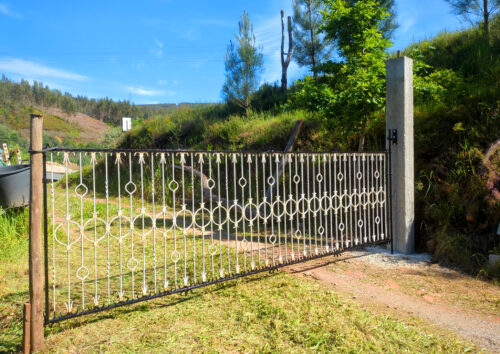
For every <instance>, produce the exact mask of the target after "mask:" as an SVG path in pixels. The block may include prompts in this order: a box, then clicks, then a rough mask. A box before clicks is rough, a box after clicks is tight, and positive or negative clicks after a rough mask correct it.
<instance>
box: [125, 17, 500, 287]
mask: <svg viewBox="0 0 500 354" xmlns="http://www.w3.org/2000/svg"><path fill="white" fill-rule="evenodd" d="M405 54H406V55H408V56H411V57H413V58H414V59H415V60H416V70H422V69H419V68H422V66H424V65H427V66H429V67H431V68H437V69H447V70H448V71H445V73H450V76H449V77H441V78H438V79H435V78H434V80H435V81H436V82H439V83H440V84H441V86H440V87H438V88H435V90H434V91H433V88H432V87H431V91H427V92H422V91H418V89H419V88H418V87H417V88H416V89H417V91H418V92H417V95H416V107H415V145H416V179H417V180H416V186H415V191H416V199H417V220H416V231H417V240H416V242H417V248H418V249H419V250H421V251H429V252H431V253H433V254H434V256H435V258H436V259H437V260H439V261H442V262H446V263H449V264H454V265H459V266H460V267H461V268H462V269H464V270H466V271H469V272H473V273H477V272H482V273H483V274H484V275H487V276H496V277H498V276H499V270H498V269H488V268H487V266H486V263H487V256H488V253H489V252H497V253H498V252H499V251H500V249H499V247H500V246H498V245H499V243H500V242H499V240H498V238H497V239H495V237H496V236H495V231H496V227H497V225H498V222H499V221H500V194H498V189H499V188H500V177H499V176H498V171H499V170H500V152H498V151H495V150H494V151H491V153H490V155H491V156H489V158H487V157H486V153H487V151H488V149H489V148H490V146H492V145H493V144H494V143H495V141H497V139H499V138H500V86H499V85H500V21H499V20H498V19H497V20H495V21H494V22H493V24H492V31H491V37H490V38H489V39H487V38H485V37H484V36H483V35H482V33H481V31H480V30H478V29H476V28H473V29H469V30H465V31H461V32H455V33H442V34H439V35H438V36H437V37H436V38H434V39H432V40H430V41H424V42H420V43H416V44H413V45H411V46H410V47H409V48H408V49H407V50H406V51H405ZM431 75H432V74H431ZM450 77H451V78H452V80H450V79H449V78H450ZM424 79H425V75H424ZM426 89H427V90H428V89H429V88H428V87H427V88H426ZM292 90H293V88H292ZM262 92H263V90H261V92H259V93H258V94H256V95H255V98H254V106H255V107H261V106H262V105H261V103H262V101H263V100H264V99H267V100H269V98H268V97H264V96H263V95H262ZM451 94H453V100H451V99H447V97H446V95H451ZM436 97H437V98H436ZM443 97H444V98H443ZM279 100H282V97H279ZM450 102H453V104H451V103H450ZM266 104H267V102H266ZM268 106H270V107H272V105H268ZM277 111H278V112H277ZM279 111H280V110H279V109H278V110H276V107H274V108H273V109H271V110H270V111H269V113H266V112H265V110H264V112H263V113H252V114H250V116H249V117H243V116H241V115H238V114H234V112H231V109H230V108H229V107H227V106H224V105H218V106H217V105H214V106H210V107H204V108H203V107H199V108H184V109H179V110H177V111H172V112H170V113H168V114H165V115H163V116H162V115H157V116H155V117H154V118H151V119H149V120H146V121H145V122H144V123H143V124H141V125H138V126H136V127H135V128H134V129H133V130H132V131H131V132H129V133H128V134H127V135H126V136H125V138H124V140H123V141H122V143H121V146H122V147H153V148H179V147H187V148H193V149H194V148H197V149H246V150H282V149H283V148H284V147H285V145H286V142H287V140H288V137H289V135H290V134H291V132H292V129H293V126H294V124H295V121H296V120H298V119H303V120H304V121H305V124H304V129H303V131H302V133H301V135H300V137H299V140H298V142H297V144H296V148H297V149H299V150H311V151H315V150H327V151H331V150H351V149H355V148H356V147H357V141H358V137H357V136H355V135H351V136H349V137H345V136H342V135H340V134H337V132H335V131H332V130H330V129H328V128H327V127H326V126H325V125H324V124H323V121H322V117H321V116H320V115H319V114H314V113H305V112H303V111H286V110H283V109H281V112H279ZM379 114H380V118H382V119H377V120H374V122H375V123H371V124H372V125H371V126H368V127H367V131H368V134H367V143H366V146H367V149H368V150H380V149H383V147H384V140H385V137H384V135H385V122H384V119H383V115H384V113H383V112H380V113H379Z"/></svg>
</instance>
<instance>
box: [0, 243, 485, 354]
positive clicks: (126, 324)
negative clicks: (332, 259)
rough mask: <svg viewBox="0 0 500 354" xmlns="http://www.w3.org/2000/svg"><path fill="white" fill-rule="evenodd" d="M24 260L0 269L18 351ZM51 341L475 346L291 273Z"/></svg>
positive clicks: (103, 347) (252, 347)
mask: <svg viewBox="0 0 500 354" xmlns="http://www.w3.org/2000/svg"><path fill="white" fill-rule="evenodd" d="M24 251H25V252H26V251H27V250H26V249H25V248H24ZM26 265H27V259H26V257H23V258H15V259H11V260H10V261H9V262H7V263H5V264H3V265H2V266H0V276H1V278H2V279H6V280H7V284H6V286H2V288H1V289H2V290H0V297H1V301H0V310H1V313H2V314H3V316H2V317H3V318H2V332H1V334H0V336H1V338H2V340H1V341H0V351H16V350H19V346H20V343H21V333H22V326H21V322H20V319H21V312H22V311H21V305H22V303H23V302H24V301H25V300H26V299H27V297H28V294H27V275H26ZM7 269H9V271H6V270H7ZM46 340H47V342H46V343H47V346H46V351H48V352H89V353H91V352H97V351H109V352H123V351H127V352H193V351H197V352H206V351H208V352H219V351H224V352H227V351H239V352H326V351H328V352H344V353H346V352H350V353H354V352H393V353H397V352H403V351H404V352H414V353H417V352H418V353H420V352H446V353H459V352H464V351H474V352H477V351H478V348H477V347H475V346H473V345H471V344H470V343H466V342H463V341H461V340H459V339H457V337H455V336H452V335H449V334H446V333H442V332H441V331H439V330H438V329H436V328H434V327H429V326H428V325H427V324H425V323H423V322H420V321H418V320H415V319H409V320H400V319H396V318H393V317H390V316H386V315H384V314H379V313H376V312H375V311H372V310H367V309H364V308H362V307H360V306H359V305H357V304H356V303H354V302H353V301H351V300H348V299H345V298H341V297H339V296H337V295H336V294H335V293H334V292H332V291H331V290H328V289H326V288H325V287H324V286H322V285H321V284H319V283H317V282H314V281H312V280H306V279H299V278H297V277H295V276H292V275H289V274H286V273H278V274H276V275H267V274H266V275H260V276H253V277H250V278H247V279H244V280H239V281H230V282H227V283H224V284H221V285H218V286H212V287H209V288H205V289H200V290H196V291H195V292H193V293H190V294H188V295H174V296H170V297H167V298H163V299H158V300H154V301H150V302H146V303H142V304H138V305H133V306H129V307H123V308H119V309H115V310H112V311H109V312H104V313H101V314H98V315H92V316H88V317H83V318H79V319H74V320H70V321H67V322H63V323H61V324H59V325H55V326H53V327H50V328H47V329H46Z"/></svg>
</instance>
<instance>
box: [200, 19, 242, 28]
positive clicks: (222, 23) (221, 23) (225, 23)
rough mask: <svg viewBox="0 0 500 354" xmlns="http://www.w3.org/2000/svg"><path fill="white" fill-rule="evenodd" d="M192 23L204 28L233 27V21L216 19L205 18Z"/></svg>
mask: <svg viewBox="0 0 500 354" xmlns="http://www.w3.org/2000/svg"><path fill="white" fill-rule="evenodd" d="M193 23H196V24H199V25H204V26H217V27H230V28H232V27H234V24H235V22H234V20H222V19H217V18H205V19H199V20H194V21H193Z"/></svg>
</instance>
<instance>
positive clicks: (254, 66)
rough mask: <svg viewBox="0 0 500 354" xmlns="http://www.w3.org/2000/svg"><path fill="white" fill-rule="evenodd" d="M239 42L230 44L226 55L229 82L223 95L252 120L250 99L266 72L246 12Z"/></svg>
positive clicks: (260, 50) (226, 82) (236, 39)
mask: <svg viewBox="0 0 500 354" xmlns="http://www.w3.org/2000/svg"><path fill="white" fill-rule="evenodd" d="M238 29H239V30H238V34H236V35H235V41H234V42H233V41H230V42H229V45H228V47H227V52H226V61H225V69H226V81H225V83H224V86H223V87H222V95H223V97H224V99H225V100H226V102H228V103H236V104H237V105H238V106H240V107H241V108H242V109H243V110H244V111H245V114H246V115H247V116H248V114H249V111H250V103H251V102H250V97H251V95H252V93H254V92H255V91H256V90H257V88H258V86H259V81H260V75H261V74H262V71H263V69H264V60H263V55H262V47H261V46H258V45H257V41H256V38H255V35H254V32H253V25H252V24H251V22H250V18H249V17H248V13H247V12H246V11H244V12H243V15H242V16H241V18H240V21H239V23H238Z"/></svg>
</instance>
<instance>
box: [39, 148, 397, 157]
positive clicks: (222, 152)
mask: <svg viewBox="0 0 500 354" xmlns="http://www.w3.org/2000/svg"><path fill="white" fill-rule="evenodd" d="M31 152H32V153H33V152H37V153H40V152H42V153H47V152H102V153H105V152H107V153H114V152H122V153H134V152H144V153H146V152H148V153H162V152H165V153H194V154H197V153H207V154H208V153H210V154H218V153H220V154H238V155H249V154H279V155H322V156H323V155H334V154H336V155H359V156H363V155H364V156H371V155H373V156H379V155H385V154H388V153H389V152H390V151H389V150H385V151H363V152H359V151H345V150H332V151H328V152H325V151H278V150H267V151H264V150H244V151H241V150H190V149H91V148H65V147H50V148H45V149H43V150H40V151H31Z"/></svg>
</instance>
